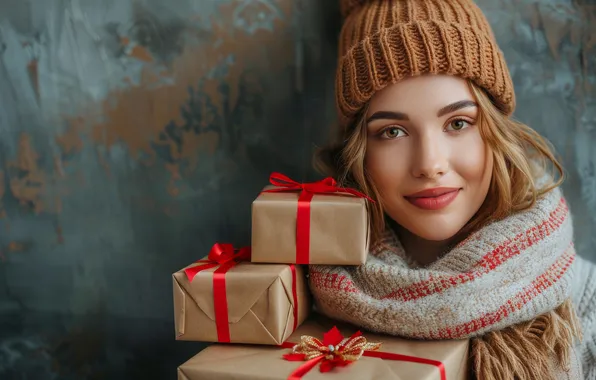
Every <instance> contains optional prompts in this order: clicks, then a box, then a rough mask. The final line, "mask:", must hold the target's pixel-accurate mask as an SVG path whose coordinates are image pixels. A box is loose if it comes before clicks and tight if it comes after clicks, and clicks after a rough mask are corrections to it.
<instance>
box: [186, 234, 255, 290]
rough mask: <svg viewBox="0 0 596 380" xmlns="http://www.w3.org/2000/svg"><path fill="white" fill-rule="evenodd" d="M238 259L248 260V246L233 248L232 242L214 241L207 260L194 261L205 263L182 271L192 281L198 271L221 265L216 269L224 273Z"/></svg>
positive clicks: (237, 261)
mask: <svg viewBox="0 0 596 380" xmlns="http://www.w3.org/2000/svg"><path fill="white" fill-rule="evenodd" d="M240 261H250V247H243V248H240V249H235V248H234V246H233V245H232V244H228V243H215V244H213V247H211V251H209V256H207V260H198V261H196V262H197V263H205V264H203V265H197V266H194V267H190V268H186V269H185V270H184V273H186V277H188V281H192V280H193V279H194V278H195V276H196V275H197V273H199V272H200V271H203V270H205V269H210V268H215V267H217V266H220V265H221V266H220V267H219V268H218V269H217V270H218V271H220V273H221V272H222V271H223V272H224V273H225V272H227V271H228V270H229V269H230V268H231V267H233V266H234V265H236V264H238V263H239V262H240ZM222 268H223V269H222ZM216 272H217V271H216Z"/></svg>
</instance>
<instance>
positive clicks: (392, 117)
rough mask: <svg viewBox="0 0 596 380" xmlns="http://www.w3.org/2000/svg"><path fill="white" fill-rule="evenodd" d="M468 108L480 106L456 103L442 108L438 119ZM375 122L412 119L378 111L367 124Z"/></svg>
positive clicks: (393, 112) (466, 102)
mask: <svg viewBox="0 0 596 380" xmlns="http://www.w3.org/2000/svg"><path fill="white" fill-rule="evenodd" d="M467 107H478V104H476V102H474V101H472V100H460V101H457V102H455V103H451V104H449V105H446V106H445V107H443V108H441V109H440V110H439V112H437V117H441V116H444V115H447V114H448V113H451V112H455V111H457V110H459V109H462V108H467ZM374 120H404V121H408V120H410V118H409V117H408V115H407V114H406V113H404V112H398V111H377V112H375V113H373V114H372V115H371V116H370V117H369V118H368V119H367V120H366V122H367V123H370V122H371V121H374Z"/></svg>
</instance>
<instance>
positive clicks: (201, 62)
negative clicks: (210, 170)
mask: <svg viewBox="0 0 596 380" xmlns="http://www.w3.org/2000/svg"><path fill="white" fill-rule="evenodd" d="M288 3H290V2H286V1H280V2H279V4H280V5H283V8H281V9H282V11H283V12H288V13H287V14H285V15H281V16H280V15H276V14H270V15H268V16H267V17H270V19H271V20H272V23H273V26H274V28H273V32H272V31H270V30H267V29H265V28H253V29H252V30H251V31H250V33H249V32H247V31H245V30H240V29H238V28H233V27H231V26H232V25H235V23H237V21H238V18H239V17H243V18H245V19H246V20H245V22H252V21H251V20H253V19H255V18H257V17H256V16H255V17H253V16H254V15H252V14H253V13H255V12H261V13H262V12H264V11H270V12H271V10H270V9H268V8H267V9H260V8H258V7H257V8H254V9H252V8H245V9H242V12H237V10H238V7H239V5H238V3H231V4H227V5H225V6H222V7H221V14H222V15H223V17H222V18H221V19H218V20H217V21H214V22H213V28H212V30H211V32H212V33H211V34H210V36H211V37H210V39H209V40H208V41H204V42H202V43H201V44H200V45H196V46H186V48H185V50H184V51H183V52H182V54H181V55H180V56H179V57H178V58H177V59H175V61H174V62H173V63H172V64H171V65H170V67H169V69H167V70H163V71H161V72H160V73H159V75H156V74H154V73H153V70H152V68H150V67H146V69H145V70H143V72H142V74H141V80H140V83H139V84H137V85H131V87H130V88H126V89H117V90H113V91H112V92H111V93H109V95H108V96H107V98H106V100H105V101H104V102H103V104H102V105H101V111H100V112H99V114H102V115H103V117H102V121H101V122H94V118H93V117H92V116H89V115H87V116H84V117H81V118H80V119H77V120H76V121H75V122H71V124H70V126H69V128H68V130H67V131H66V133H64V134H63V135H60V136H58V137H57V141H58V143H59V144H60V146H61V147H62V149H63V152H65V153H69V152H78V151H80V150H81V149H82V148H83V142H82V140H81V138H80V135H81V133H85V134H89V136H90V139H91V141H92V142H93V143H94V144H97V145H98V146H103V147H106V148H110V147H112V146H113V145H114V144H117V143H123V144H125V145H126V147H127V149H128V151H129V154H130V156H131V157H132V158H133V159H139V158H141V157H149V158H148V161H146V162H144V163H145V164H151V163H154V162H156V160H155V158H156V157H155V155H156V152H155V147H161V148H165V149H166V151H169V152H170V155H171V158H172V161H173V162H174V163H173V164H172V165H175V166H178V165H179V164H180V162H183V163H184V164H185V174H186V173H187V172H192V171H194V170H195V169H196V168H197V166H198V165H199V163H200V156H201V155H202V154H207V155H213V154H214V153H215V151H216V150H217V149H218V147H220V145H221V139H222V135H221V130H225V129H226V128H230V125H229V123H227V122H226V117H227V116H228V115H229V113H230V112H231V110H233V109H234V107H235V106H236V104H237V103H238V97H239V94H240V90H241V88H240V87H241V83H242V80H244V81H246V78H244V79H243V75H245V74H246V71H247V69H249V68H251V67H257V68H259V69H260V70H265V71H267V72H271V73H272V75H273V73H274V72H276V71H279V70H281V69H285V68H287V67H288V66H291V65H292V63H293V57H292V54H288V50H289V49H288V44H291V43H293V41H292V40H291V36H290V35H288V37H287V38H280V35H279V34H276V33H275V31H276V30H279V29H281V28H282V27H284V23H285V21H284V20H288V19H289V18H290V14H289V12H291V4H289V5H288ZM121 43H122V44H123V45H130V44H131V41H130V39H129V38H128V37H124V38H122V39H121ZM255 46H257V48H255ZM258 46H264V47H265V46H266V47H267V48H266V49H263V50H261V49H259V48H258ZM137 47H140V46H137ZM143 49H144V48H143ZM290 51H291V50H290ZM132 52H134V55H135V57H136V58H138V59H142V60H144V61H146V62H151V61H152V60H153V58H152V57H151V55H150V53H149V52H148V51H145V50H138V49H136V50H135V49H133V50H132ZM230 56H232V57H233V60H232V63H230V60H229V58H230ZM149 58H151V59H149ZM215 68H218V69H219V68H224V70H223V72H225V74H223V76H221V75H219V76H217V75H211V74H212V70H213V69H215ZM164 77H167V78H168V79H171V80H170V82H171V83H173V84H163V82H162V80H163V78H164ZM222 83H225V84H226V85H227V86H228V89H229V90H228V91H227V92H226V93H222V90H221V85H222ZM189 88H193V89H195V88H196V89H198V90H197V91H198V92H199V93H200V95H201V98H200V99H197V101H196V102H194V103H193V104H192V107H194V109H193V112H198V113H200V114H201V121H200V122H199V123H198V124H199V125H198V129H195V130H182V129H181V128H179V129H180V131H179V132H180V134H181V136H179V137H180V139H178V141H175V139H173V138H171V137H168V136H167V134H166V133H164V132H165V129H166V126H168V125H174V126H177V125H184V123H185V120H184V115H183V114H182V109H181V108H182V107H183V106H184V105H185V104H187V102H188V101H189V100H188V98H189ZM203 98H204V99H208V100H209V106H211V107H212V108H213V109H212V110H210V109H209V107H208V106H207V104H205V103H201V102H204V101H205V100H204V99H203ZM202 99H203V100H202ZM210 113H215V114H217V115H219V117H220V119H218V120H217V121H215V117H214V115H211V114H210ZM214 123H217V125H218V128H219V129H220V131H217V130H212V129H209V126H210V125H213V124H214ZM83 124H88V125H89V124H90V125H91V127H90V130H83V129H88V128H89V127H88V126H87V127H82V125H83ZM164 136H165V137H164ZM238 149H239V150H240V151H241V150H242V147H238ZM98 155H99V160H100V161H101V162H102V165H104V164H105V163H106V157H104V156H103V154H99V151H98ZM145 159H147V158H145ZM167 169H168V171H169V172H170V173H171V179H172V181H176V180H177V179H179V178H180V168H177V169H175V170H174V169H173V168H172V167H168V168H167ZM106 171H107V172H108V170H107V169H106ZM175 189H176V187H175V186H173V187H172V186H170V187H169V193H170V194H171V195H172V196H175V195H176V194H178V191H177V190H175Z"/></svg>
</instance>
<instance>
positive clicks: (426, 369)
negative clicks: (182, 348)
mask: <svg viewBox="0 0 596 380" xmlns="http://www.w3.org/2000/svg"><path fill="white" fill-rule="evenodd" d="M337 326H338V328H337V329H334V328H333V327H334V322H331V321H329V320H326V319H324V318H311V319H309V320H308V321H307V322H305V323H304V324H303V325H302V326H300V327H299V328H298V329H297V330H296V331H295V332H294V334H292V336H291V337H290V339H288V341H287V342H286V343H285V344H284V347H270V346H246V345H225V346H224V345H217V344H216V345H212V346H210V347H208V348H206V349H205V350H203V351H201V352H200V353H199V354H197V355H196V356H194V357H193V358H191V359H190V360H189V361H187V362H186V363H184V364H182V365H181V366H180V367H179V368H178V380H199V379H210V380H232V379H246V380H262V379H267V380H274V379H279V380H282V379H283V380H285V379H304V380H334V379H342V380H350V379H355V380H356V379H358V380H385V379H387V380H389V379H391V380H406V379H408V380H409V379H416V380H464V379H467V377H468V345H469V341H468V340H449V341H447V340H444V341H420V340H406V339H399V338H395V337H390V336H381V335H376V334H369V333H363V334H362V335H358V334H355V332H356V329H355V328H353V327H351V326H349V325H344V324H338V325H337ZM338 334H343V337H345V338H349V339H347V342H345V343H344V344H343V345H342V343H341V341H342V339H341V338H342V335H339V336H338ZM353 334H354V335H353ZM379 343H380V345H379ZM294 344H298V346H297V347H296V348H295V349H294V350H292V349H290V348H288V347H293V346H294ZM330 346H332V347H331V348H330ZM313 347H314V348H313ZM361 349H363V350H362V351H360V350H361ZM317 351H320V352H319V353H318V352H317ZM334 352H335V354H334ZM317 355H318V356H317ZM360 355H361V356H360ZM322 371H326V372H322Z"/></svg>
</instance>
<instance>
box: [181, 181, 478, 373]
mask: <svg viewBox="0 0 596 380" xmlns="http://www.w3.org/2000/svg"><path fill="white" fill-rule="evenodd" d="M270 183H271V185H269V186H266V187H265V188H264V190H263V191H262V192H261V193H260V194H259V195H258V196H257V197H256V199H255V200H254V202H253V204H252V226H251V228H252V239H251V246H250V247H242V248H235V247H233V246H232V245H231V244H221V243H216V244H214V245H213V247H212V248H211V251H210V252H209V253H208V255H206V257H204V258H203V259H200V260H198V261H197V262H195V263H192V264H191V265H189V266H188V267H186V268H183V269H182V270H180V271H178V272H176V273H174V274H173V284H174V315H175V330H176V339H178V340H191V341H201V342H212V343H215V344H213V345H211V346H209V347H208V348H206V349H204V350H202V351H201V352H199V353H198V354H197V355H195V356H194V357H193V358H191V359H190V360H188V361H187V362H186V363H184V364H182V365H181V366H180V367H179V368H178V379H179V380H199V379H201V380H203V379H204V380H211V379H215V380H224V379H230V380H231V379H305V380H308V379H313V380H314V379H329V380H332V379H339V378H341V379H429V380H430V379H441V380H460V379H464V378H466V372H467V370H466V367H467V366H466V358H467V350H468V342H467V341H465V340H464V341H461V340H460V341H439V342H423V341H410V340H405V339H399V338H395V337H388V336H379V335H373V334H369V333H367V332H364V333H363V334H361V333H360V332H357V331H355V329H354V328H353V327H352V326H350V325H346V324H343V323H340V322H338V321H331V320H330V319H328V318H324V317H322V316H319V315H316V314H315V313H311V297H310V294H309V290H308V282H307V278H306V269H307V268H306V265H308V264H315V265H316V264H325V265H362V264H364V262H365V261H366V256H367V252H368V243H369V221H368V218H369V213H368V207H369V204H368V203H369V202H372V200H370V199H368V198H367V197H366V196H365V195H364V194H361V193H359V192H357V191H355V190H354V189H349V188H341V187H338V186H337V184H336V182H335V181H334V180H333V179H331V178H326V179H324V180H322V181H318V182H314V183H305V184H302V183H298V182H295V181H293V180H291V179H290V178H288V177H286V176H284V175H282V174H279V173H273V174H272V175H271V177H270Z"/></svg>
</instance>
